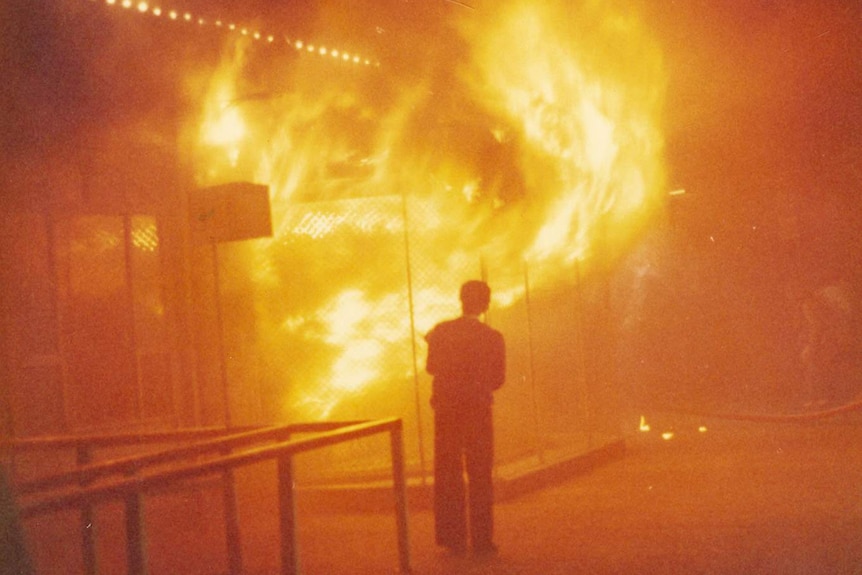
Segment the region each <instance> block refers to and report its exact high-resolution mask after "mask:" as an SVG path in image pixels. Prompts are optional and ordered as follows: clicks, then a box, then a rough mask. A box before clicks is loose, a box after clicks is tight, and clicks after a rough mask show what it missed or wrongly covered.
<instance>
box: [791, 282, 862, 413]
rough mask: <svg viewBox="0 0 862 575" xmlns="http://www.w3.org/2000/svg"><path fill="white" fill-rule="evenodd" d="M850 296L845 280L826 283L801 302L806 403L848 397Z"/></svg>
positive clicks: (851, 347) (852, 342)
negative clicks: (803, 330) (803, 326)
mask: <svg viewBox="0 0 862 575" xmlns="http://www.w3.org/2000/svg"><path fill="white" fill-rule="evenodd" d="M851 301H852V296H851V294H850V287H849V284H848V283H847V282H837V283H834V284H831V285H827V286H825V287H823V288H820V289H819V290H817V291H815V292H813V293H811V294H810V295H809V296H808V297H807V298H806V299H805V300H804V301H803V303H802V315H803V318H804V321H805V332H804V336H805V337H804V343H803V346H804V347H803V350H802V363H803V366H804V369H805V382H806V392H807V396H808V399H809V402H808V404H807V405H808V406H809V407H824V406H835V405H838V404H840V403H843V402H846V401H849V400H850V399H851V398H852V397H853V395H854V394H855V393H857V390H856V388H855V386H854V385H853V375H852V372H853V369H852V368H853V363H854V361H853V360H854V345H855V338H854V335H853V329H852V324H853V315H854V313H853V307H852V305H851V304H850V302H851Z"/></svg>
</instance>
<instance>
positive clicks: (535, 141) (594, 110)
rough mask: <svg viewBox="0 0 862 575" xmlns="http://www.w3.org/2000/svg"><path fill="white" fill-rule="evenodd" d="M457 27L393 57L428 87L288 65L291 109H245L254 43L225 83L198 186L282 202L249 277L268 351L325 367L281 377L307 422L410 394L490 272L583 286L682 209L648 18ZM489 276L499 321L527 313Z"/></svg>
mask: <svg viewBox="0 0 862 575" xmlns="http://www.w3.org/2000/svg"><path fill="white" fill-rule="evenodd" d="M449 8H451V7H449ZM445 14H446V16H445V19H446V20H447V21H446V22H445V24H446V25H445V28H446V29H447V30H448V29H451V30H456V31H457V34H458V35H459V38H458V41H457V42H455V41H453V42H451V43H441V46H442V47H441V48H439V50H428V49H427V47H426V46H421V48H422V49H419V48H420V46H415V48H416V49H415V50H414V49H413V48H414V46H397V47H396V46H393V47H392V49H393V53H396V52H397V53H398V54H411V55H412V57H414V58H415V60H414V61H413V67H414V68H415V69H422V70H427V71H428V73H427V75H423V76H422V77H420V78H416V77H414V75H413V74H412V73H406V74H403V75H401V76H399V75H396V73H394V72H390V71H388V69H387V67H386V66H383V67H381V68H377V67H369V68H363V69H362V70H359V69H352V70H350V71H349V72H348V71H344V72H343V73H336V72H335V71H334V70H333V69H331V68H330V69H327V70H325V71H321V70H319V69H317V68H315V67H311V66H301V65H298V63H297V62H291V64H292V65H291V66H286V65H284V63H283V62H280V63H279V62H275V63H273V64H272V65H271V70H272V74H271V76H272V77H277V78H278V79H279V85H290V86H291V89H290V91H289V92H288V93H286V92H283V91H275V89H274V88H272V87H269V86H263V87H262V88H261V89H260V93H262V94H264V96H261V97H249V98H246V99H242V98H238V99H237V98H235V97H234V95H235V94H237V93H240V92H241V90H240V86H245V87H246V88H247V86H248V82H249V80H248V78H247V77H245V76H244V71H243V66H242V65H241V64H242V63H243V62H247V61H248V60H249V59H250V58H251V56H250V55H249V54H247V53H245V52H244V50H245V48H244V47H243V46H244V45H243V44H241V43H240V44H237V46H238V47H237V49H236V50H235V51H234V52H232V53H231V54H230V56H229V57H228V58H227V59H226V62H225V63H224V65H223V66H222V69H221V70H220V71H219V72H218V73H217V74H216V75H215V76H214V77H213V79H212V82H211V91H210V95H209V98H208V104H207V105H206V106H205V108H204V110H203V111H202V116H201V118H200V124H199V126H198V128H197V130H198V132H197V133H198V134H199V139H198V141H199V144H200V145H201V150H202V151H201V152H199V153H197V154H196V158H197V161H198V162H199V164H198V179H199V183H200V184H201V185H215V184H218V183H223V182H225V181H231V180H233V181H237V180H246V181H255V182H259V183H265V184H268V185H269V186H270V189H271V193H272V203H273V216H274V222H273V223H274V229H275V230H276V235H275V237H274V238H273V239H272V240H271V241H260V242H257V243H256V244H255V247H254V250H255V251H256V255H255V256H254V257H252V258H248V266H249V268H250V269H249V270H248V273H247V274H246V276H247V277H248V278H266V280H265V285H261V284H258V286H257V287H258V289H257V290H251V289H249V291H250V292H253V291H256V292H257V293H258V296H257V297H259V298H260V301H259V302H258V304H257V305H256V313H257V314H258V316H259V321H258V322H257V326H256V329H258V331H259V332H260V339H261V341H263V342H264V344H265V346H270V347H268V348H267V349H266V350H265V353H271V354H272V355H273V356H279V350H285V349H297V350H304V351H305V352H307V353H306V354H304V355H300V352H299V351H297V352H296V355H292V356H290V357H286V358H285V359H284V362H283V364H281V365H275V366H274V368H275V369H276V370H282V373H281V374H277V375H275V376H274V377H275V378H276V379H278V380H279V381H282V382H284V383H285V384H289V383H290V382H297V383H299V382H302V384H301V386H302V387H303V389H302V391H301V392H300V391H299V390H297V389H292V391H289V392H288V393H289V394H291V396H290V397H289V398H288V399H287V404H289V409H299V410H301V411H303V412H305V413H309V414H312V415H318V416H319V415H329V414H330V413H333V409H334V408H335V407H336V406H337V405H338V403H339V402H341V401H344V400H345V399H346V398H348V397H350V396H351V394H356V393H372V392H373V390H370V389H369V386H375V385H379V386H386V385H388V382H393V381H398V382H403V380H404V378H405V377H408V374H409V373H410V371H411V365H410V364H411V362H410V360H409V357H408V356H406V355H405V353H406V352H405V351H404V350H405V349H407V348H409V342H410V338H411V331H410V329H411V325H415V327H416V330H417V332H419V333H422V332H424V331H425V330H427V329H428V328H430V327H431V325H433V323H434V322H435V321H438V320H439V319H441V317H444V316H445V315H452V314H454V313H457V309H453V307H452V304H453V302H452V300H453V297H454V296H453V294H454V293H455V291H454V290H453V288H452V286H453V285H457V283H459V282H460V281H461V280H463V279H466V278H467V277H470V276H472V277H477V276H478V275H479V273H480V268H483V267H484V266H485V263H486V262H490V263H491V265H490V266H488V267H489V268H490V270H491V275H493V272H494V271H495V270H498V269H500V268H501V267H502V266H503V265H506V266H509V267H514V268H515V269H520V267H521V266H524V265H530V266H532V267H531V270H536V271H535V272H532V271H531V283H532V284H533V285H534V286H536V287H541V286H543V285H556V284H561V283H565V282H570V281H571V277H572V276H571V269H572V267H573V266H575V265H577V264H578V263H579V262H580V261H588V260H589V259H590V258H598V257H601V258H613V257H614V256H615V254H617V253H619V252H621V251H622V250H624V249H625V245H626V240H627V239H628V238H629V237H630V236H631V235H632V234H633V233H634V232H635V231H637V229H638V227H639V226H640V225H642V224H643V223H644V222H645V221H646V219H647V216H648V215H649V214H650V209H651V207H652V205H654V204H656V203H657V202H658V201H659V198H660V196H664V195H666V193H665V192H664V191H663V190H662V188H663V181H662V161H661V153H662V141H661V137H660V132H659V128H658V126H659V123H660V119H661V104H662V102H661V100H662V95H663V85H664V78H663V74H662V71H661V57H660V54H659V53H658V52H657V49H656V48H655V46H654V44H653V42H652V40H651V39H650V38H649V36H648V35H647V34H646V32H645V31H644V30H643V29H642V27H641V25H640V24H639V22H638V21H637V19H636V18H635V17H634V16H631V15H623V14H619V13H616V12H615V9H614V8H612V7H610V6H608V5H606V3H588V5H587V6H584V7H581V8H577V7H575V6H573V5H571V4H570V3H566V2H558V3H548V2H542V1H534V2H520V1H512V2H498V3H494V4H493V5H491V4H489V5H488V6H487V8H486V7H483V9H482V10H477V11H467V10H463V11H455V12H453V11H451V10H449V11H446V12H445ZM405 25H407V24H405ZM424 25H425V24H424V23H423V24H422V26H424ZM404 37H405V38H407V37H410V36H409V35H406V36H404ZM416 37H417V38H419V40H417V42H419V43H421V42H422V41H423V40H422V38H423V37H424V36H422V35H421V34H417V35H416ZM249 42H251V39H250V38H249ZM296 48H297V50H299V49H300V48H303V51H305V50H308V51H312V52H319V53H320V54H321V55H323V54H326V55H327V59H328V60H332V59H339V58H344V59H349V58H353V57H354V56H353V55H349V54H348V53H347V52H346V51H336V50H330V49H328V48H324V47H322V46H315V45H312V44H302V43H300V42H297V43H296ZM450 52H451V53H450ZM291 57H292V58H299V56H296V55H294V56H291ZM402 57H403V56H402ZM423 58H425V60H423ZM316 60H317V61H322V60H320V59H316ZM308 61H310V60H307V62H308ZM256 65H258V64H256ZM315 66H319V62H317V63H316V64H315ZM330 66H334V64H332V65H330ZM453 70H454V72H453ZM362 74H366V75H368V76H367V77H366V76H362V77H359V75H362ZM258 75H259V76H263V75H261V74H258ZM285 76H288V77H289V78H288V79H285ZM255 90H257V88H255ZM254 93H258V92H257V91H255V92H254ZM225 102H234V103H233V104H231V105H229V106H225ZM213 150H221V153H213ZM309 202H314V203H309ZM408 211H409V213H408ZM405 214H406V216H407V219H406V220H405V218H404V217H405ZM405 226H406V229H405ZM405 236H410V237H405ZM324 243H325V249H324V246H323V245H322V244H324ZM407 243H410V254H411V255H412V257H413V261H422V262H430V263H428V264H427V265H429V266H431V268H432V269H433V274H429V275H430V276H432V277H433V279H431V280H426V282H428V283H425V284H423V285H419V286H416V285H414V286H413V288H414V290H413V308H412V312H413V319H414V322H411V316H410V313H411V308H408V306H407V302H406V301H405V297H406V296H405V295H404V294H405V293H406V292H407V286H406V284H405V271H404V270H405V267H406V266H408V265H411V264H410V262H408V261H407V259H406V257H405V245H406V244H407ZM597 245H601V246H602V248H601V250H599V249H598V248H597V247H596V246H597ZM302 254H308V255H307V256H303V255H302ZM464 262H470V264H469V265H464ZM261 270H263V271H261ZM489 279H490V280H491V283H492V286H493V287H494V288H495V302H494V305H496V306H497V307H498V308H499V307H505V306H510V305H514V304H516V303H518V302H519V301H521V300H523V298H524V297H525V292H524V288H523V287H521V286H520V285H508V284H506V283H505V282H498V284H499V285H495V281H494V278H493V277H491V278H489ZM429 283H431V284H435V285H429ZM294 284H302V285H303V286H304V288H305V289H304V290H301V291H300V290H296V289H293V285H294ZM285 294H289V295H285ZM282 300H287V301H286V303H284V304H283V305H281V304H276V303H273V302H274V301H279V302H281V301H282ZM405 342H408V343H405ZM309 382H311V383H309ZM309 386H311V387H309ZM645 425H646V424H645V422H644V421H643V418H642V419H641V430H644V426H645ZM647 429H648V426H647Z"/></svg>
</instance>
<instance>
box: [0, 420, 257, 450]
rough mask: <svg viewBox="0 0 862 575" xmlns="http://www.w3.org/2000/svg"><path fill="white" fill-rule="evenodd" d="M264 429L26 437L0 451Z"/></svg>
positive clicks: (192, 437) (184, 438) (0, 445)
mask: <svg viewBox="0 0 862 575" xmlns="http://www.w3.org/2000/svg"><path fill="white" fill-rule="evenodd" d="M260 427H261V426H243V427H204V428H195V429H177V430H171V431H145V432H140V433H111V434H93V435H73V436H64V437H53V436H52V437H24V438H21V439H10V440H3V441H0V449H3V450H10V451H11V452H12V453H13V454H14V453H16V452H21V451H35V450H51V449H78V448H87V449H93V448H105V447H122V446H126V445H133V444H142V443H166V442H169V441H193V440H198V439H209V438H212V437H220V436H224V435H225V434H234V433H241V432H244V431H250V430H254V429H260Z"/></svg>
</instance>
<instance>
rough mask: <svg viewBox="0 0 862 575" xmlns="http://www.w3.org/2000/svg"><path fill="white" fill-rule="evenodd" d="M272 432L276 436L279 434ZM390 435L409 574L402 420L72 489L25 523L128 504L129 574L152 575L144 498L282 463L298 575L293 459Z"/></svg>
mask: <svg viewBox="0 0 862 575" xmlns="http://www.w3.org/2000/svg"><path fill="white" fill-rule="evenodd" d="M267 431H271V432H273V433H274V432H275V431H276V430H267ZM387 432H388V433H389V435H390V449H391V456H392V479H393V488H394V495H395V512H396V523H397V529H398V556H399V566H400V568H401V572H402V573H408V572H410V551H409V541H408V533H407V496H406V480H405V473H404V446H403V437H402V421H401V419H399V418H391V419H383V420H379V421H370V422H365V423H358V424H352V425H347V426H344V427H339V428H337V429H334V430H331V431H324V432H321V433H320V434H318V435H315V436H314V437H309V438H304V439H298V440H286V441H279V442H278V443H276V444H275V445H268V446H264V447H258V448H255V449H249V450H246V451H243V452H241V453H233V454H229V455H223V456H220V457H218V458H216V459H212V460H209V461H205V462H201V463H193V464H186V465H179V466H176V467H173V468H170V469H166V470H161V471H152V472H149V473H142V474H139V475H137V476H135V477H133V478H125V479H118V480H113V481H110V482H107V483H104V484H101V485H94V486H90V487H79V488H75V489H71V490H68V491H67V492H65V493H61V494H57V495H54V496H52V497H49V498H46V499H42V500H38V501H30V502H24V503H23V504H22V505H21V517H22V518H25V519H27V518H31V517H34V516H37V515H41V514H44V513H50V512H54V511H59V510H62V509H68V508H80V509H81V510H82V511H84V510H86V509H90V508H91V507H92V506H93V505H95V504H98V503H103V502H106V501H110V500H115V499H124V500H125V511H126V538H127V539H126V547H127V557H128V565H129V573H130V574H132V575H144V574H145V573H146V572H147V556H146V550H145V547H144V542H143V532H144V515H143V512H142V510H143V505H142V497H143V495H144V493H146V492H151V491H154V490H157V489H159V488H165V487H167V486H168V485H170V484H172V483H173V482H175V481H180V480H183V479H191V478H196V477H201V476H205V475H212V474H216V473H219V472H221V473H231V472H232V471H233V470H234V469H236V468H237V467H242V466H246V465H251V464H254V463H259V462H262V461H267V460H276V461H277V462H278V492H279V517H280V525H281V546H280V548H281V572H282V574H283V575H296V574H297V573H299V561H298V552H297V551H298V550H297V539H296V510H295V501H294V493H293V464H292V457H293V455H295V454H297V453H302V452H305V451H311V450H315V449H320V448H323V447H327V446H331V445H335V444H338V443H343V442H345V441H349V440H353V439H359V438H361V437H366V436H370V435H375V434H378V433H387ZM231 439H232V438H227V439H226V440H224V441H226V442H228V443H229V442H230V441H231ZM211 443H213V442H207V445H205V446H201V453H206V452H209V451H211V449H212V447H213V446H212V445H210V444H211ZM190 447H193V446H190ZM188 455H189V456H191V455H194V453H189V454H188ZM229 536H233V537H236V536H238V534H237V533H232V534H229ZM231 544H233V545H235V546H236V547H237V548H238V547H239V545H238V542H236V541H234V542H229V545H231ZM234 568H235V566H234V565H233V564H232V565H231V569H232V571H233V570H234ZM239 568H241V566H240V567H239Z"/></svg>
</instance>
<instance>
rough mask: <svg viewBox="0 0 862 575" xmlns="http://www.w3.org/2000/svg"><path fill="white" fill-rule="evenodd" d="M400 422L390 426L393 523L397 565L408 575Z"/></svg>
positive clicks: (408, 537)
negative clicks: (393, 493) (396, 546)
mask: <svg viewBox="0 0 862 575" xmlns="http://www.w3.org/2000/svg"><path fill="white" fill-rule="evenodd" d="M402 435H403V434H402V425H401V420H398V421H397V422H395V423H394V424H393V425H392V428H391V429H390V431H389V442H390V444H391V448H392V484H393V489H394V490H395V522H396V524H397V528H398V564H399V566H400V567H401V573H410V572H411V568H410V536H409V532H408V525H407V480H406V478H405V475H404V439H403V437H402Z"/></svg>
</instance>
